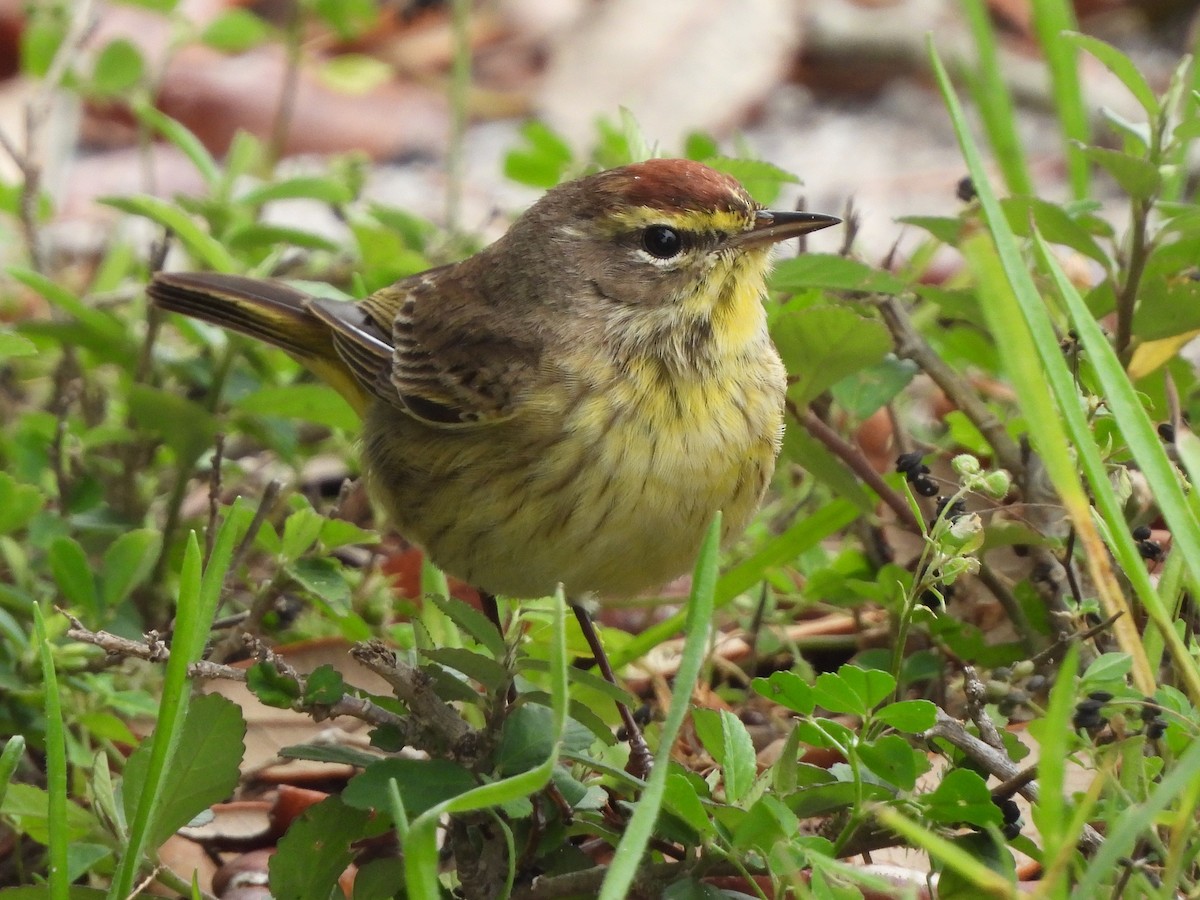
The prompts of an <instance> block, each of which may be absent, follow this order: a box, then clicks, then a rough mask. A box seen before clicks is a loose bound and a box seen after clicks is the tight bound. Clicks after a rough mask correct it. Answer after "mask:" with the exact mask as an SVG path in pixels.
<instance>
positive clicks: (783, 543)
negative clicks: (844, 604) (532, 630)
mask: <svg viewBox="0 0 1200 900" xmlns="http://www.w3.org/2000/svg"><path fill="white" fill-rule="evenodd" d="M857 517H858V510H857V509H855V507H854V505H853V504H852V503H850V502H849V501H847V500H835V501H833V502H832V503H828V504H826V505H825V506H822V507H821V508H820V509H819V510H817V511H816V512H815V513H813V514H812V515H811V516H805V517H803V518H800V519H797V520H796V522H795V523H794V524H793V525H792V526H791V527H790V528H788V530H787V531H785V532H783V533H782V534H779V535H776V536H775V537H773V538H771V539H770V540H769V541H768V542H767V544H766V545H765V546H764V547H763V548H762V549H761V550H759V551H758V552H757V553H755V554H754V555H753V556H751V557H749V558H748V559H746V560H744V561H743V562H741V563H739V564H738V565H736V566H733V567H732V568H731V569H729V571H727V572H726V573H725V574H724V575H722V576H721V578H720V580H719V581H718V582H717V587H716V593H715V597H714V603H713V609H714V610H717V609H721V608H722V607H723V606H727V605H729V603H731V602H732V601H733V599H734V598H735V597H737V596H738V595H739V594H741V593H743V592H745V591H748V590H749V589H750V588H752V587H754V585H755V584H757V583H758V582H759V581H761V580H762V577H763V573H765V572H766V571H767V569H770V568H773V567H775V566H780V565H783V564H784V563H786V562H788V561H789V560H793V559H795V558H796V557H797V556H799V555H800V554H801V553H803V552H804V551H806V550H808V549H810V548H812V547H815V546H816V545H817V544H819V543H820V542H821V541H823V540H824V539H825V538H827V537H829V536H830V535H831V534H833V533H834V532H836V531H839V530H840V529H842V528H845V527H846V526H847V525H849V524H850V523H851V522H853V521H854V520H855V519H856V518H857ZM687 615H688V613H687V610H683V611H682V612H678V613H676V614H675V615H673V616H671V617H669V618H667V619H664V620H663V621H661V622H659V623H658V624H657V625H652V626H651V627H649V628H647V629H646V630H645V631H643V632H642V633H641V634H638V635H637V636H635V637H634V638H633V639H632V640H630V642H629V643H628V644H626V645H625V646H624V647H622V648H621V649H619V650H618V651H617V652H615V653H613V654H612V655H611V657H610V661H611V662H612V666H613V668H614V669H620V668H621V666H625V665H628V664H629V663H631V662H633V661H634V660H635V659H641V658H642V657H643V656H645V655H646V654H647V653H649V652H650V651H651V650H653V649H654V648H655V647H657V646H658V645H659V644H661V643H662V642H663V641H665V640H668V639H670V638H672V637H674V636H675V635H677V634H678V633H679V632H680V631H681V630H682V629H683V628H684V623H685V622H686V620H687Z"/></svg>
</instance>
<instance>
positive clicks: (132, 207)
mask: <svg viewBox="0 0 1200 900" xmlns="http://www.w3.org/2000/svg"><path fill="white" fill-rule="evenodd" d="M99 202H101V203H103V204H105V205H106V206H111V207H112V208H113V209H117V210H120V211H121V212H125V213H129V214H130V215H132V216H142V217H144V218H147V219H149V220H150V221H152V222H157V223H158V224H159V225H162V226H163V227H164V228H168V229H170V230H171V231H172V232H174V234H175V236H176V237H177V238H178V239H179V241H180V243H182V244H183V246H184V248H185V249H186V250H187V251H188V253H190V254H191V255H192V257H193V258H194V259H195V260H196V262H198V263H201V264H203V265H204V266H206V267H207V268H209V269H212V270H214V271H216V272H234V271H236V270H237V263H236V262H235V261H234V258H233V256H231V255H230V253H229V251H228V250H226V249H225V245H224V244H222V243H221V242H220V241H219V240H217V239H216V238H215V237H213V236H212V235H210V234H208V233H207V232H206V231H204V230H203V229H202V228H201V227H200V226H199V225H197V224H196V222H195V221H194V220H193V219H192V217H191V216H189V215H188V214H187V213H186V212H184V211H183V210H182V209H180V208H179V207H178V206H174V205H172V204H170V203H168V202H167V201H165V200H160V199H159V198H157V197H149V196H144V195H140V196H130V197H105V198H103V199H101V200H100V201H99Z"/></svg>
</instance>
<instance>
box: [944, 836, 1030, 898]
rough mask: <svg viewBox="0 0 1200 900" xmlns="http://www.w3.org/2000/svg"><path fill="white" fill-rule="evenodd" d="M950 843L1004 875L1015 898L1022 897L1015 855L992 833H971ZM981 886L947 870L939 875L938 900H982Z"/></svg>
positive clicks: (955, 838) (957, 837) (956, 871)
mask: <svg viewBox="0 0 1200 900" xmlns="http://www.w3.org/2000/svg"><path fill="white" fill-rule="evenodd" d="M950 842H951V843H952V844H953V845H954V846H955V847H958V848H959V849H961V850H965V851H966V852H967V854H968V855H970V857H971V858H972V859H976V860H978V861H979V862H981V863H983V864H984V865H985V866H987V867H988V868H989V869H991V870H992V871H993V872H995V873H996V874H997V875H1003V876H1004V877H1005V878H1007V879H1008V881H1009V883H1010V884H1011V885H1012V886H1013V896H1017V895H1018V891H1017V890H1016V886H1017V864H1016V861H1015V860H1014V859H1013V855H1012V851H1011V850H1009V849H1008V848H1007V847H1006V846H1004V844H1002V843H1000V842H999V841H997V839H996V838H995V837H993V836H992V834H991V833H988V832H971V833H970V834H960V835H955V836H954V837H952V838H950ZM981 893H982V892H981V891H980V888H979V884H978V883H977V882H976V881H974V880H973V879H971V878H967V877H964V875H963V874H962V873H960V872H959V871H958V870H957V869H955V868H952V867H950V866H947V867H945V868H944V869H943V870H942V872H941V874H940V875H938V886H937V896H938V900H978V898H979V896H980V894H981Z"/></svg>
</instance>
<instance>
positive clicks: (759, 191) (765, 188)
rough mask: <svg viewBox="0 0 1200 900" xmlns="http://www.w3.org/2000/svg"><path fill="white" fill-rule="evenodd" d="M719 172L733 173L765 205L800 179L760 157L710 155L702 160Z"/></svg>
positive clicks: (772, 201)
mask: <svg viewBox="0 0 1200 900" xmlns="http://www.w3.org/2000/svg"><path fill="white" fill-rule="evenodd" d="M702 162H704V164H705V165H708V166H711V167H712V168H714V169H716V170H717V171H718V172H724V173H725V174H727V175H732V176H733V177H734V178H736V179H737V180H738V181H739V182H741V185H742V187H744V188H745V189H746V190H747V191H749V192H750V196H751V197H753V198H754V199H755V200H757V201H758V202H759V203H761V204H763V205H764V206H770V205H771V204H772V203H774V202H775V201H776V200H777V199H778V198H779V191H780V188H782V187H783V186H784V185H785V184H799V183H800V179H799V178H798V177H796V176H795V175H793V174H792V173H791V172H788V171H787V170H786V169H781V168H779V166H777V165H774V164H773V163H769V162H765V161H764V160H759V159H741V158H734V157H731V156H710V157H708V158H707V159H704V160H702Z"/></svg>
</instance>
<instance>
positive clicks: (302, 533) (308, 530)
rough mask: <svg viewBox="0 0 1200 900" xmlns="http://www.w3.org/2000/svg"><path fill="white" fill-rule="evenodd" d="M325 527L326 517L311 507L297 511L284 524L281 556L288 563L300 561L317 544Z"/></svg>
mask: <svg viewBox="0 0 1200 900" xmlns="http://www.w3.org/2000/svg"><path fill="white" fill-rule="evenodd" d="M324 527H325V517H324V516H322V515H321V514H320V513H319V512H317V511H316V510H315V509H313V508H312V507H311V506H302V507H301V508H300V509H297V510H295V511H294V512H292V513H291V514H290V515H289V516H288V517H287V519H286V520H285V521H284V523H283V537H282V538H281V539H280V545H279V555H280V556H282V557H283V558H284V559H285V560H287V561H288V562H294V561H295V560H297V559H299V558H300V557H301V556H303V555H304V551H306V550H307V549H308V548H309V547H311V546H312V545H313V544H315V543H316V542H317V538H318V537H319V536H320V534H321V529H322V528H324Z"/></svg>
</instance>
